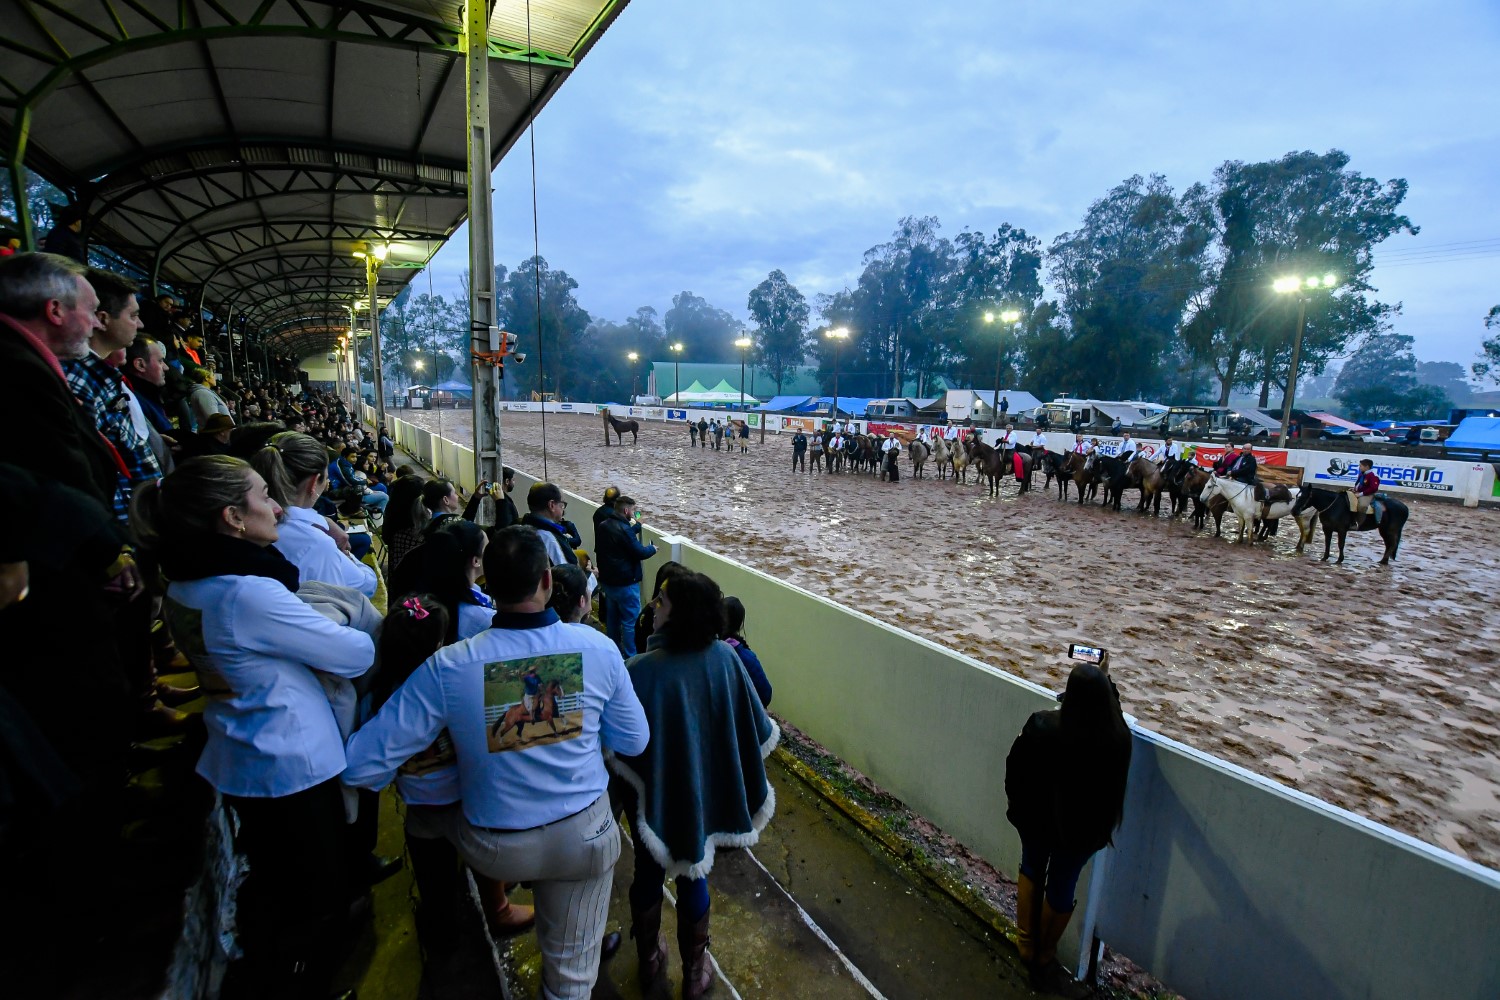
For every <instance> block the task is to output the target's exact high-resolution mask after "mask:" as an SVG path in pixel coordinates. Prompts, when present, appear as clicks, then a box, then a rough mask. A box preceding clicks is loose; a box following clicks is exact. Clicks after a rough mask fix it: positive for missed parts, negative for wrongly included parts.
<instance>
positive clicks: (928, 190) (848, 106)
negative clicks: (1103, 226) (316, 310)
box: [417, 0, 1500, 364]
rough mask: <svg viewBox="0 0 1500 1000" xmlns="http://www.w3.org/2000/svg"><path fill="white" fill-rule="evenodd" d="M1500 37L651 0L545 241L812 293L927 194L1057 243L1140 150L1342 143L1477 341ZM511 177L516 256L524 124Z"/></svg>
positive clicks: (1494, 209) (1136, 163)
mask: <svg viewBox="0 0 1500 1000" xmlns="http://www.w3.org/2000/svg"><path fill="white" fill-rule="evenodd" d="M1497 51H1500V3H1496V2H1495V0H1444V2H1443V3H1439V4H1411V3H1396V2H1390V0H1384V2H1382V0H1364V2H1360V3H1354V2H1347V0H1324V2H1322V3H1318V4H1305V3H1292V2H1286V0H1273V2H1272V3H1269V4H1267V3H1259V4H1251V3H1247V2H1239V0H1229V2H1225V3H1201V2H1199V3H1178V2H1156V3H1146V2H1141V0H1126V2H1119V0H1114V2H1109V3H1105V2H1096V0H1081V2H1075V3H1068V4H1042V3H1018V2H1015V0H1003V2H999V3H994V2H989V3H986V2H980V0H970V2H967V3H959V2H952V0H928V2H925V3H909V2H908V3H900V4H897V3H888V2H884V0H867V2H865V3H860V4H852V3H819V2H811V3H809V2H806V0H804V2H800V3H794V2H789V0H755V2H753V3H746V2H740V3H728V2H723V0H635V2H633V3H631V5H630V6H629V7H628V8H626V10H625V11H624V13H623V14H622V15H621V17H620V19H619V20H618V21H617V22H616V24H615V26H614V27H613V28H611V29H610V30H609V31H608V32H607V33H606V35H605V37H604V39H603V40H602V41H601V43H600V44H599V45H598V46H597V47H596V48H595V49H594V51H593V52H592V53H591V54H590V55H589V56H588V57H587V59H585V61H584V62H583V64H582V66H581V68H580V69H579V70H578V72H577V73H576V74H575V75H574V76H573V78H572V79H571V80H569V81H568V82H567V83H566V84H565V85H564V86H563V88H562V90H561V91H560V93H559V94H558V95H557V96H556V97H555V98H554V99H553V100H552V102H551V104H550V105H549V106H548V107H547V109H546V110H545V111H544V112H543V114H542V115H541V117H540V119H539V120H538V123H537V126H536V152H537V185H538V201H539V216H540V227H539V237H540V246H541V253H542V255H543V256H544V257H546V258H547V260H548V262H549V263H551V264H552V266H554V267H558V268H561V269H563V270H566V271H567V272H568V273H569V274H571V275H572V276H573V277H574V278H575V279H576V280H577V281H578V283H579V286H580V287H579V289H578V293H577V294H578V298H579V300H580V302H581V303H582V304H583V306H584V307H585V308H586V309H588V310H589V312H590V313H591V314H593V315H594V316H597V317H604V318H609V319H615V320H622V319H624V318H625V317H626V316H628V315H630V314H631V313H632V312H634V310H635V309H636V307H638V306H641V305H652V306H655V307H656V308H657V309H658V310H659V311H660V312H662V313H665V311H666V310H667V308H669V307H670V305H671V300H672V296H673V295H674V294H676V293H677V292H679V291H682V290H684V289H687V290H691V291H693V292H696V293H698V294H700V295H702V296H704V297H706V298H707V299H708V300H709V301H710V302H712V303H714V304H715V305H717V306H719V307H721V308H724V309H727V310H729V311H730V312H732V313H734V314H735V315H737V316H740V317H744V316H745V315H746V310H745V300H746V296H747V294H748V292H749V289H750V288H751V287H753V286H754V285H755V284H756V283H757V282H759V281H760V280H761V279H762V278H763V277H765V275H766V273H767V272H768V271H770V270H771V269H772V268H778V267H779V268H781V269H782V270H784V271H785V272H786V273H787V275H788V276H789V277H790V278H791V280H792V281H793V283H795V284H796V285H797V286H798V287H800V288H801V289H802V291H803V293H804V294H806V295H807V296H808V298H809V299H811V298H812V297H813V296H814V295H815V294H816V293H818V292H831V291H836V290H838V289H840V288H842V287H844V286H845V285H846V284H850V283H852V282H853V281H854V280H855V279H856V277H857V276H858V274H859V270H860V258H861V255H862V254H863V253H864V251H865V250H866V249H868V248H869V247H871V246H873V245H875V244H877V243H880V242H883V241H884V240H885V239H886V238H887V237H888V236H889V234H890V233H891V231H892V230H893V229H894V227H895V225H896V222H897V220H898V219H899V218H900V217H901V216H903V215H936V216H938V218H939V219H941V220H942V224H943V231H944V232H945V233H948V234H950V235H951V234H953V233H956V232H959V231H961V230H963V229H966V228H967V229H977V230H982V231H986V232H993V231H994V229H995V228H996V227H997V226H999V225H1000V224H1001V223H1003V222H1010V223H1013V224H1015V225H1019V226H1022V227H1024V228H1025V229H1027V230H1028V231H1030V232H1031V233H1033V234H1035V235H1037V236H1039V237H1040V238H1041V239H1042V241H1043V242H1044V243H1047V242H1050V241H1051V240H1052V238H1053V237H1054V236H1056V235H1057V234H1058V233H1060V232H1064V231H1066V230H1068V229H1070V228H1073V227H1074V226H1076V225H1077V224H1078V221H1079V220H1080V219H1081V217H1082V215H1083V212H1084V211H1085V210H1086V209H1087V207H1088V205H1089V203H1090V202H1091V201H1093V200H1094V199H1096V198H1098V197H1100V196H1101V195H1102V194H1104V192H1106V191H1107V190H1108V189H1109V188H1110V187H1112V186H1113V185H1114V184H1116V183H1118V182H1119V181H1121V180H1122V179H1124V178H1126V177H1128V176H1130V175H1131V174H1135V173H1141V174H1149V173H1153V172H1155V173H1162V174H1165V175H1166V177H1167V178H1168V180H1169V181H1170V182H1171V183H1172V184H1173V186H1174V187H1176V188H1178V189H1179V190H1180V189H1181V188H1183V187H1186V186H1187V185H1188V184H1190V183H1192V182H1194V181H1200V180H1201V181H1209V180H1210V179H1211V175H1212V172H1213V170H1214V168H1215V167H1216V166H1218V165H1219V164H1220V163H1222V162H1223V161H1224V160H1227V159H1240V160H1261V159H1271V158H1276V157H1279V156H1281V155H1282V154H1284V153H1286V152H1288V151H1291V150H1300V149H1310V150H1314V151H1317V152H1323V151H1326V150H1328V149H1332V148H1338V149H1342V150H1344V151H1345V152H1347V153H1349V154H1350V156H1351V157H1352V162H1351V167H1352V168H1353V169H1355V170H1358V171H1360V172H1361V173H1363V174H1365V175H1367V176H1371V177H1375V178H1378V179H1380V180H1382V181H1384V180H1387V179H1389V178H1393V177H1404V178H1406V179H1407V180H1408V181H1409V182H1410V185H1411V190H1410V193H1409V195H1408V197H1407V200H1406V203H1405V211H1406V214H1407V215H1409V216H1410V217H1411V219H1412V221H1413V222H1415V223H1416V224H1418V225H1419V226H1420V227H1421V233H1420V235H1418V236H1415V237H1413V236H1410V235H1404V234H1403V235H1401V236H1398V237H1395V238H1393V239H1391V240H1389V241H1388V242H1387V243H1386V244H1385V245H1384V247H1383V250H1382V252H1381V254H1380V255H1379V256H1378V257H1377V260H1378V261H1379V263H1378V266H1377V268H1376V271H1375V275H1374V282H1373V283H1374V284H1375V285H1376V286H1377V288H1378V289H1379V296H1380V298H1381V299H1382V300H1383V301H1387V302H1400V303H1402V304H1403V310H1402V316H1401V317H1400V318H1399V319H1398V321H1397V329H1398V330H1399V331H1400V332H1404V333H1409V334H1413V335H1414V336H1416V338H1417V353H1418V356H1419V357H1420V358H1422V359H1423V360H1445V361H1459V362H1463V363H1465V364H1467V363H1468V362H1469V361H1471V360H1473V358H1474V354H1475V351H1476V349H1477V347H1478V343H1479V340H1480V339H1481V337H1482V335H1483V322H1482V321H1483V316H1484V314H1485V313H1486V312H1487V311H1488V309H1489V307H1490V306H1491V305H1494V304H1495V303H1497V302H1500V280H1497V277H1500V184H1497V179H1500V87H1497V86H1496V80H1495V75H1494V60H1495V53H1496V52H1497ZM495 188H496V191H495V219H496V230H497V231H496V239H495V255H496V260H497V261H498V262H500V263H503V264H506V265H507V266H513V265H514V264H515V263H516V262H517V261H519V260H521V259H523V258H525V257H527V256H529V255H530V254H531V252H532V226H531V168H530V161H529V159H528V157H527V155H526V147H525V145H524V143H523V144H522V145H521V146H518V147H517V149H516V150H515V151H514V152H513V153H512V154H511V156H510V157H508V158H507V159H506V161H505V162H504V163H502V164H501V167H500V169H499V170H497V171H496V174H495ZM459 235H460V238H459V239H457V240H455V241H453V242H452V243H450V244H449V245H448V247H447V248H445V249H444V250H443V251H442V252H441V253H440V254H439V255H438V257H437V258H436V259H435V261H434V269H433V281H434V285H435V290H437V291H446V292H448V293H450V294H451V293H453V292H455V291H456V290H457V287H458V275H459V273H460V272H461V271H462V270H463V268H464V267H465V266H466V254H467V251H466V244H465V242H464V240H463V236H464V234H463V232H462V231H461V232H460V234H459ZM417 284H418V288H419V289H421V290H425V289H424V288H422V286H423V285H424V284H425V282H424V281H423V280H422V279H421V278H419V279H418V281H417Z"/></svg>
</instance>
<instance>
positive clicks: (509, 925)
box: [474, 872, 536, 938]
mask: <svg viewBox="0 0 1500 1000" xmlns="http://www.w3.org/2000/svg"><path fill="white" fill-rule="evenodd" d="M474 882H475V884H477V885H478V886H479V899H480V902H481V903H483V904H484V919H485V922H486V923H487V924H489V925H490V933H491V934H493V935H494V936H495V937H497V938H501V937H514V936H515V935H517V934H524V933H525V932H526V931H529V930H531V925H532V924H534V923H536V910H535V909H533V908H532V907H530V906H522V905H521V904H519V903H512V902H511V901H510V897H509V896H507V895H506V889H507V886H506V884H505V883H504V882H496V881H494V880H493V879H488V878H485V877H484V876H483V875H481V874H479V873H478V872H475V873H474Z"/></svg>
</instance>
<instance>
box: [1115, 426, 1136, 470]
mask: <svg viewBox="0 0 1500 1000" xmlns="http://www.w3.org/2000/svg"><path fill="white" fill-rule="evenodd" d="M1135 452H1136V443H1135V442H1134V441H1132V440H1130V432H1129V431H1126V432H1125V436H1124V437H1122V438H1120V451H1119V454H1117V455H1116V456H1115V457H1116V458H1118V459H1119V460H1120V461H1122V462H1124V463H1125V464H1126V465H1129V464H1130V460H1131V459H1132V458H1134V457H1135Z"/></svg>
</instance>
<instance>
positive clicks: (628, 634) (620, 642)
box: [594, 496, 656, 660]
mask: <svg viewBox="0 0 1500 1000" xmlns="http://www.w3.org/2000/svg"><path fill="white" fill-rule="evenodd" d="M614 509H615V514H614V517H607V518H605V519H604V520H603V521H601V522H600V524H599V526H598V528H597V529H596V530H597V534H596V535H595V537H594V548H595V555H597V556H598V557H599V585H600V586H601V587H603V588H604V596H605V597H606V598H607V599H608V604H607V606H606V619H607V620H606V623H605V627H606V629H607V631H608V633H609V637H610V638H611V639H613V640H614V643H615V645H616V646H619V647H620V655H621V656H623V657H625V659H627V660H628V659H630V658H631V657H632V656H634V655H635V620H636V618H637V617H639V616H640V613H641V563H643V562H645V561H646V560H647V559H650V558H651V557H652V556H654V555H656V546H655V545H642V544H641V525H640V522H639V521H637V520H636V517H635V501H634V500H632V499H631V498H630V497H627V496H619V497H616V498H615V508H614Z"/></svg>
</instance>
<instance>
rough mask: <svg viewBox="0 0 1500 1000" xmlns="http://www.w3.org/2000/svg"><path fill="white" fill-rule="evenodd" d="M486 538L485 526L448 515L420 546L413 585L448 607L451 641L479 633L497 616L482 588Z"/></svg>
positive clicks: (449, 636)
mask: <svg viewBox="0 0 1500 1000" xmlns="http://www.w3.org/2000/svg"><path fill="white" fill-rule="evenodd" d="M487 542H488V538H487V536H486V535H485V533H484V529H483V528H481V527H480V526H479V525H477V524H475V523H474V522H473V521H465V520H464V519H463V518H449V519H448V520H447V521H444V522H443V524H442V526H441V527H439V528H438V529H437V531H435V532H433V533H432V537H430V538H428V539H427V541H425V542H423V543H422V547H421V548H420V549H418V550H417V556H416V558H418V559H419V560H420V564H419V566H418V567H416V572H415V573H414V574H413V584H412V586H413V587H414V588H415V590H416V591H418V592H419V593H424V594H432V595H433V596H435V597H436V598H437V599H438V600H439V601H442V602H443V606H444V607H446V608H448V609H449V612H450V614H451V617H452V623H451V624H450V625H449V627H448V632H447V641H448V642H458V641H459V640H460V639H467V638H469V637H470V636H475V635H478V634H479V633H480V632H483V631H484V630H485V629H487V628H489V627H490V622H491V621H492V620H493V619H494V617H495V606H494V604H492V603H491V602H490V599H489V597H488V596H486V595H485V593H484V591H482V590H480V589H479V580H480V578H481V577H483V576H484V550H485V546H486V544H487ZM397 596H404V595H397Z"/></svg>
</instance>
